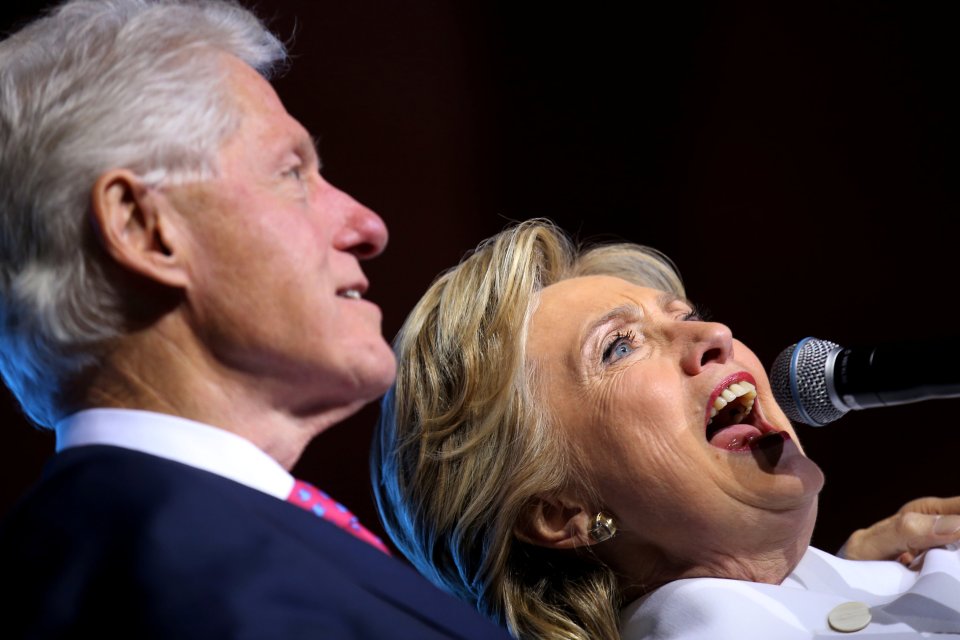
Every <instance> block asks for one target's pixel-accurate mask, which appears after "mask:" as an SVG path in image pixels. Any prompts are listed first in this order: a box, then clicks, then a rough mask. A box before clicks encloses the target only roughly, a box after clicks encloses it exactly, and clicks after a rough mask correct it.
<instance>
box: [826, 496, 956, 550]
mask: <svg viewBox="0 0 960 640" xmlns="http://www.w3.org/2000/svg"><path fill="white" fill-rule="evenodd" d="M958 541H960V496H958V497H953V498H930V497H928V498H918V499H916V500H911V501H910V502H908V503H907V504H905V505H903V507H901V508H900V510H899V511H897V512H896V513H895V514H894V515H892V516H890V517H889V518H886V519H884V520H881V521H880V522H878V523H876V524H874V525H873V526H870V527H867V528H865V529H860V530H859V531H855V532H854V533H853V535H851V536H850V538H849V539H848V540H847V542H846V543H845V544H844V545H843V547H842V548H841V549H840V552H839V553H838V555H840V556H841V557H844V558H847V559H850V560H897V561H899V562H901V563H902V564H904V565H906V566H910V565H911V564H912V563H913V562H914V561H915V560H916V559H917V557H918V556H919V555H920V554H921V553H923V552H924V551H926V550H927V549H931V548H933V547H940V546H943V545H945V544H950V543H954V542H958Z"/></svg>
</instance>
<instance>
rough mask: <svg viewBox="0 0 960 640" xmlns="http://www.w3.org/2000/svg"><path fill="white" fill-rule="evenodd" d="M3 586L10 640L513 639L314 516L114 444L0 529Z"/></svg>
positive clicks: (88, 449)
mask: <svg viewBox="0 0 960 640" xmlns="http://www.w3.org/2000/svg"><path fill="white" fill-rule="evenodd" d="M0 580H2V581H3V585H4V590H5V591H6V592H7V594H8V595H6V596H2V597H0V636H2V637H5V638H55V637H80V636H88V637H91V638H103V637H124V638H136V639H140V638H177V639H181V638H183V639H186V638H198V639H202V640H216V639H219V638H271V639H274V638H275V639H280V640H283V639H287V638H310V639H311V640H318V639H322V638H347V639H349V638H391V639H392V638H397V639H401V638H409V639H411V640H413V639H415V640H427V639H430V638H507V637H508V636H507V635H506V633H505V632H504V631H502V630H501V629H499V628H497V627H496V626H494V625H493V624H492V623H489V622H487V621H486V620H485V619H483V618H482V617H481V616H480V615H479V614H477V613H476V612H475V611H473V610H472V609H471V608H469V607H468V606H466V605H464V604H462V603H460V602H458V601H456V600H454V599H453V598H452V597H451V596H449V595H447V594H445V593H442V592H441V591H439V590H438V589H436V588H435V587H433V585H431V584H429V583H428V582H427V581H426V580H424V579H423V578H422V577H420V575H419V574H417V573H416V572H415V571H413V570H412V569H411V568H409V567H408V566H407V565H405V564H403V563H402V562H400V561H399V560H397V559H393V558H388V557H387V556H385V555H384V554H382V553H381V552H379V551H377V550H376V549H374V548H373V547H371V546H369V545H367V544H365V543H363V542H361V541H359V540H358V539H356V538H354V537H353V536H351V535H350V534H348V533H346V532H344V531H342V530H340V529H338V528H337V527H336V526H334V525H331V524H330V523H328V522H326V521H324V520H322V519H321V518H318V517H317V516H315V515H313V514H312V513H310V512H308V511H305V510H303V509H300V508H298V507H296V506H294V505H290V504H286V503H284V502H283V501H281V500H277V499H276V498H274V497H271V496H268V495H266V494H263V493H261V492H259V491H256V490H254V489H250V488H248V487H246V486H243V485H241V484H238V483H236V482H233V481H231V480H227V479H225V478H222V477H220V476H217V475H214V474H211V473H208V472H206V471H201V470H199V469H195V468H193V467H189V466H185V465H182V464H179V463H177V462H171V461H169V460H166V459H163V458H158V457H156V456H151V455H147V454H144V453H139V452H136V451H129V450H126V449H121V448H118V447H110V446H85V447H78V448H76V449H71V450H68V451H66V452H64V453H61V454H58V455H57V456H55V457H54V458H53V459H52V461H51V462H50V463H49V464H48V466H47V468H46V470H45V473H44V477H43V479H42V481H41V482H40V484H39V485H38V486H37V487H36V488H35V489H34V490H33V491H32V492H31V493H30V494H28V496H26V498H25V499H24V500H23V501H22V502H21V503H20V504H19V505H18V506H17V507H16V508H15V509H14V510H13V511H12V512H11V513H10V514H9V515H8V517H7V519H6V521H5V522H4V524H3V527H2V529H0ZM8 634H9V635H8Z"/></svg>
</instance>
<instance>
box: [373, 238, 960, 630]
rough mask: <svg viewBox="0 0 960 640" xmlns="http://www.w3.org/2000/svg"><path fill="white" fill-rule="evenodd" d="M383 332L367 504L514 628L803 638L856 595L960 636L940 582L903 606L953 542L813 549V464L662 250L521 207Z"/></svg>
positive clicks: (416, 556)
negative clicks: (388, 369) (596, 237)
mask: <svg viewBox="0 0 960 640" xmlns="http://www.w3.org/2000/svg"><path fill="white" fill-rule="evenodd" d="M395 349H396V352H397V354H398V358H399V374H398V379H397V382H396V386H395V388H394V390H393V391H392V392H391V393H390V394H388V396H387V397H386V398H385V400H384V405H383V406H384V414H383V417H382V420H381V423H380V425H379V428H378V433H377V437H376V438H375V442H374V452H373V460H372V470H373V479H374V488H375V493H376V496H377V500H378V504H379V507H380V511H381V516H382V518H383V521H384V524H385V526H386V528H387V530H388V532H389V534H390V536H391V537H392V539H393V540H394V542H395V543H396V544H397V546H398V547H399V548H400V549H401V551H402V552H403V553H404V554H405V555H406V556H407V557H408V558H409V559H410V560H411V561H412V563H413V564H414V565H415V566H416V567H417V568H418V569H419V570H420V571H421V572H422V573H424V574H425V575H426V576H427V577H429V578H430V579H431V580H432V581H433V582H434V583H436V584H438V585H439V586H441V587H442V588H444V589H446V590H448V591H450V592H451V593H453V594H455V595H456V596H458V597H460V598H462V599H464V600H466V601H468V602H470V603H472V604H473V605H474V606H476V607H477V608H478V609H479V610H480V611H481V612H482V613H484V614H485V615H487V616H488V617H490V618H492V619H494V620H496V621H497V622H499V623H501V624H504V625H506V626H507V627H508V628H509V630H510V631H511V633H512V634H513V635H514V636H516V637H518V638H582V639H588V638H589V639H591V640H594V639H598V638H620V637H625V638H641V637H642V638H664V639H666V638H671V639H672V638H704V639H706V638H710V639H713V640H715V639H717V638H724V637H729V638H738V639H742V638H757V639H760V638H764V639H769V638H810V637H819V635H818V634H820V633H823V634H825V635H829V634H831V633H834V631H833V630H832V628H831V624H833V623H832V622H831V619H830V616H831V615H833V614H832V611H833V608H834V607H838V606H840V605H843V604H844V603H847V602H849V601H854V600H855V601H866V602H867V604H866V605H864V606H865V607H867V609H866V614H867V616H868V618H869V617H870V616H871V615H872V621H871V620H869V619H868V620H867V622H866V623H864V624H863V627H864V628H867V629H868V630H869V631H870V632H872V633H875V634H880V635H882V634H884V633H887V632H891V633H900V634H901V635H900V636H896V637H913V636H912V635H911V634H917V637H919V633H920V632H921V631H929V630H931V629H933V630H940V631H943V630H947V631H951V632H955V633H958V634H960V612H957V611H956V608H955V606H956V605H955V603H954V604H953V605H951V604H950V603H936V604H935V605H930V606H929V607H926V608H924V607H923V606H921V607H920V610H919V612H918V611H917V610H916V607H914V608H913V609H911V608H910V606H909V605H910V602H911V599H910V595H914V596H916V595H917V594H916V593H914V592H913V591H911V590H912V589H913V588H914V586H915V585H916V584H920V583H922V582H923V579H924V577H925V576H924V573H923V572H924V571H926V570H927V568H928V567H929V566H931V565H932V566H933V567H935V568H936V570H937V571H942V570H943V567H944V566H947V567H949V566H952V565H951V563H953V564H956V565H957V566H958V567H960V561H958V558H957V553H956V552H955V551H949V550H938V551H935V552H934V551H932V552H930V553H929V554H928V555H927V562H926V563H925V568H924V569H922V570H920V571H917V570H915V569H910V568H907V567H906V566H904V565H903V564H901V563H897V562H871V563H858V562H853V561H850V560H842V559H840V558H837V557H835V556H831V555H829V554H826V553H824V552H821V551H819V550H816V549H813V548H810V547H809V542H810V535H811V532H812V529H813V525H814V520H815V517H816V512H817V495H818V493H819V491H820V489H821V487H822V484H823V476H822V474H821V472H820V469H819V468H818V467H817V465H816V464H815V463H814V462H812V461H811V460H809V459H808V458H807V457H806V456H805V455H804V453H803V450H802V448H801V447H800V444H799V441H798V440H797V437H796V434H795V433H794V431H793V429H792V427H791V425H790V423H789V421H788V420H787V418H786V417H785V416H784V415H783V413H782V411H781V410H780V408H779V407H778V406H777V405H776V403H775V401H774V400H773V398H772V396H771V392H770V386H769V383H768V381H767V378H766V375H765V373H764V369H763V367H762V366H761V365H760V362H759V361H758V360H757V359H756V357H755V356H754V354H753V353H752V352H751V351H750V350H749V349H748V348H747V347H746V346H745V345H744V344H743V343H741V342H739V341H737V340H735V339H734V338H733V336H732V334H731V332H730V330H729V329H728V328H727V327H726V326H724V325H722V324H719V323H713V322H704V321H703V320H701V319H700V318H699V317H698V316H697V315H696V313H695V312H694V310H693V308H692V307H691V306H690V304H689V302H688V301H687V300H686V299H685V297H684V290H683V286H682V284H681V281H680V278H679V277H678V275H677V272H676V270H675V269H674V267H673V265H672V264H671V262H670V261H669V260H668V259H667V258H666V257H665V256H663V255H662V254H660V253H658V252H656V251H654V250H652V249H649V248H646V247H642V246H638V245H634V244H616V245H608V246H597V247H591V248H587V249H581V248H579V247H576V246H575V245H574V244H573V243H572V242H571V241H570V240H569V239H568V238H567V237H566V236H565V235H564V234H563V233H562V232H560V231H559V230H558V229H557V228H556V227H554V226H553V225H551V224H549V223H547V222H545V221H542V220H533V221H529V222H526V223H523V224H519V225H515V226H513V227H511V228H508V229H507V230H506V231H504V232H502V233H500V234H498V235H497V236H495V237H494V238H491V239H490V240H488V241H486V242H484V243H483V244H481V245H480V246H479V247H478V248H477V250H476V251H475V252H474V253H473V254H472V255H470V256H469V257H467V258H466V259H465V260H464V261H463V262H462V263H461V264H460V265H459V266H457V267H456V268H454V269H453V270H451V271H450V272H448V273H446V274H444V275H442V276H441V277H440V278H439V279H438V280H437V281H436V282H435V283H434V284H433V286H431V288H430V289H429V291H428V292H427V293H426V295H425V296H424V297H423V299H422V300H421V301H420V302H419V304H418V305H417V306H416V308H415V309H414V311H413V312H412V313H411V315H410V317H409V318H408V319H407V321H406V323H405V325H404V327H403V329H402V330H401V332H400V334H399V336H398V338H397V340H396V344H395ZM718 399H719V400H718ZM957 507H958V505H957V503H956V501H955V500H954V501H939V502H937V501H934V502H924V503H917V504H914V505H908V507H907V508H905V510H904V512H903V513H901V514H899V515H898V516H895V517H894V518H893V519H891V520H888V521H884V522H883V523H880V524H878V525H877V526H876V527H874V528H872V529H870V530H867V531H864V532H860V533H858V534H856V535H855V536H854V537H853V538H852V539H851V541H850V543H848V545H849V547H848V548H849V551H850V555H851V556H852V557H875V558H879V557H890V558H896V557H897V556H898V555H899V554H900V553H901V552H905V551H907V549H908V547H909V548H910V549H913V550H914V551H916V549H920V548H926V547H929V546H933V545H936V544H943V543H945V542H950V541H953V540H955V539H956V538H957V536H958V532H957V531H955V530H951V531H946V532H945V531H944V526H943V524H944V522H952V520H949V518H951V517H954V516H945V517H944V519H943V520H941V521H938V520H937V519H936V517H935V516H923V515H922V514H920V515H918V514H915V513H911V511H917V510H924V509H927V510H931V509H932V510H933V511H947V512H951V511H956V509H957ZM915 516H916V517H915ZM918 518H919V519H918ZM905 523H907V524H905ZM938 523H939V525H940V526H937V527H935V525H937V524H938ZM911 527H917V528H918V536H919V534H920V533H924V534H925V535H923V536H919V537H917V536H914V537H911V535H912V534H911V533H910V531H911ZM957 528H960V527H957ZM947 529H951V527H947ZM920 530H922V531H920ZM908 534H909V535H908ZM907 538H909V540H907ZM921 538H922V540H921ZM934 556H936V557H934ZM910 559H912V558H910ZM933 570H934V569H931V571H933ZM948 573H949V571H948ZM958 576H960V569H958V570H957V571H955V572H954V574H953V575H951V577H950V579H951V580H957V577H958ZM951 584H956V585H957V588H958V589H960V582H955V583H951ZM905 594H906V597H901V596H904V595H905ZM914 600H915V598H914ZM890 603H894V604H895V605H897V606H899V609H897V607H896V606H890ZM904 607H906V609H905V608H904ZM938 607H939V608H938ZM951 607H954V608H951ZM858 612H859V613H860V614H863V613H864V612H863V611H859V610H858ZM898 612H899V613H898ZM931 612H933V613H932V614H931ZM940 613H942V614H943V615H942V618H943V619H940V618H938V619H936V620H935V621H934V622H930V621H929V620H928V621H927V623H928V626H927V627H923V628H920V627H917V626H916V621H915V618H916V616H920V617H921V618H922V617H923V616H927V617H928V618H929V617H930V615H933V616H934V617H936V615H939V614H940ZM898 615H899V616H900V617H898ZM911 616H913V617H911ZM834 617H837V616H836V615H834ZM861 618H862V616H861ZM861 618H858V620H860V619H861ZM836 624H837V625H841V626H842V624H843V623H841V622H837V623H836ZM931 625H932V626H931ZM938 625H939V626H938ZM934 627H936V628H935V629H934ZM902 634H906V635H905V636H904V635H902ZM871 637H873V636H871ZM891 637H893V636H891Z"/></svg>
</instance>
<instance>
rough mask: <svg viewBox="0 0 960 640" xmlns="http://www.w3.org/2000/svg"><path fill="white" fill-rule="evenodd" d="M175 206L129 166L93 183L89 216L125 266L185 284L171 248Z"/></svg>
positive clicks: (106, 245) (164, 280) (106, 246)
mask: <svg viewBox="0 0 960 640" xmlns="http://www.w3.org/2000/svg"><path fill="white" fill-rule="evenodd" d="M173 214H174V211H173V206H172V205H171V204H170V202H169V200H168V199H167V198H166V197H165V196H164V195H163V194H162V193H161V192H160V191H158V190H156V189H151V188H150V187H148V186H146V185H144V184H143V182H142V181H141V180H140V179H139V178H138V177H137V176H136V175H135V174H134V173H132V172H131V171H128V170H126V169H113V170H110V171H107V172H106V173H104V174H103V175H101V176H100V178H98V179H97V181H96V183H94V186H93V191H92V193H91V222H92V223H93V226H94V229H95V230H96V232H97V235H98V237H99V238H100V243H101V244H102V245H103V248H104V249H105V250H106V252H107V253H108V254H109V255H110V256H111V257H112V258H113V259H114V260H115V261H116V262H117V263H118V264H119V265H120V266H122V267H124V268H126V269H127V270H128V271H131V272H133V273H136V274H139V275H141V276H144V277H147V278H150V279H151V280H153V281H155V282H157V283H160V284H164V285H167V286H171V287H183V286H185V285H186V276H187V274H186V270H185V269H184V265H183V264H182V260H180V259H179V258H180V256H179V255H178V252H177V251H176V248H175V242H174V240H175V237H176V236H175V225H174V219H175V218H174V215H173Z"/></svg>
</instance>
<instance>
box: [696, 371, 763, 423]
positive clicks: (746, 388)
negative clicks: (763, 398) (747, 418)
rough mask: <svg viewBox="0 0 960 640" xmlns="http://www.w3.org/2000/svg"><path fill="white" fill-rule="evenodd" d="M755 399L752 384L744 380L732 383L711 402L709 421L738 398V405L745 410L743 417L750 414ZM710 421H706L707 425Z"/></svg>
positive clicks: (755, 389) (755, 392) (755, 390)
mask: <svg viewBox="0 0 960 640" xmlns="http://www.w3.org/2000/svg"><path fill="white" fill-rule="evenodd" d="M756 397H757V388H756V387H755V386H753V384H751V383H749V382H747V381H746V380H741V381H740V382H734V383H733V384H731V385H730V386H729V387H727V388H726V389H724V390H723V391H721V392H720V393H719V394H718V395H717V398H716V399H715V400H714V401H713V406H712V407H710V420H713V417H714V416H716V415H717V413H718V412H719V411H721V410H723V408H724V407H726V406H727V405H728V404H730V403H731V402H733V401H734V400H736V399H737V398H740V403H741V404H742V405H743V408H744V409H745V411H744V415H747V414H748V413H750V411H752V410H753V402H754V400H755V399H756ZM710 420H708V421H707V424H710Z"/></svg>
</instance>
